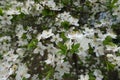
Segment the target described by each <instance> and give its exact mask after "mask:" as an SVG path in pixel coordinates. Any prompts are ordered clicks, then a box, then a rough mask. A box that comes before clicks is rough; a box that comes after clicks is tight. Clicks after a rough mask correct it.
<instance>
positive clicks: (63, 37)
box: [60, 32, 68, 41]
mask: <svg viewBox="0 0 120 80" xmlns="http://www.w3.org/2000/svg"><path fill="white" fill-rule="evenodd" d="M60 37H61V38H62V39H63V41H67V40H68V38H67V37H66V36H65V33H64V32H62V33H61V34H60Z"/></svg>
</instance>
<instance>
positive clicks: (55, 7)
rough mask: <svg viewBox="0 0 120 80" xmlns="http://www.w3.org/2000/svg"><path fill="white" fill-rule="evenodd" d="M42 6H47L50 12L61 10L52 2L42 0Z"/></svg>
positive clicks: (51, 0)
mask: <svg viewBox="0 0 120 80" xmlns="http://www.w3.org/2000/svg"><path fill="white" fill-rule="evenodd" d="M41 3H42V4H43V6H48V7H49V8H50V9H51V10H61V8H62V6H57V5H56V3H55V2H54V0H44V1H43V2H41Z"/></svg>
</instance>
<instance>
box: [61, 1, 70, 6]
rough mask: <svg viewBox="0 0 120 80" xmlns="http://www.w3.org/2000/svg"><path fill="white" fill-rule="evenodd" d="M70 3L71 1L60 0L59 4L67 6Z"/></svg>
mask: <svg viewBox="0 0 120 80" xmlns="http://www.w3.org/2000/svg"><path fill="white" fill-rule="evenodd" d="M71 2H72V0H61V3H62V4H63V5H69V4H70V3H71Z"/></svg>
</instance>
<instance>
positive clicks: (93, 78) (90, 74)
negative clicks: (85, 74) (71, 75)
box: [89, 72, 96, 80]
mask: <svg viewBox="0 0 120 80" xmlns="http://www.w3.org/2000/svg"><path fill="white" fill-rule="evenodd" d="M95 79H96V78H95V77H94V75H93V72H90V73H89V80H95Z"/></svg>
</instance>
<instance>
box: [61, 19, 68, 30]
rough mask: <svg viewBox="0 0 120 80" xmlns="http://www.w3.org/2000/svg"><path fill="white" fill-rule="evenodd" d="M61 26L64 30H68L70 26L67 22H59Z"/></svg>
mask: <svg viewBox="0 0 120 80" xmlns="http://www.w3.org/2000/svg"><path fill="white" fill-rule="evenodd" d="M61 26H62V27H63V28H64V29H66V30H68V29H69V26H70V24H69V22H68V21H64V22H61Z"/></svg>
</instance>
